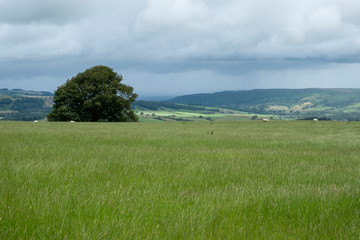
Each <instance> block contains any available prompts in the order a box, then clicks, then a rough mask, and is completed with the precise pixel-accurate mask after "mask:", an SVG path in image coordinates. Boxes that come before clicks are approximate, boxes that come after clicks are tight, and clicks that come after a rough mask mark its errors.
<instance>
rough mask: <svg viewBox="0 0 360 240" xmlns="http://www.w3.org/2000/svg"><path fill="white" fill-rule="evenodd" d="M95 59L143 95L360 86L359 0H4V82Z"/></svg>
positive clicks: (17, 84)
mask: <svg viewBox="0 0 360 240" xmlns="http://www.w3.org/2000/svg"><path fill="white" fill-rule="evenodd" d="M95 65H106V66H109V67H111V68H113V69H114V70H115V71H116V72H118V73H119V74H121V75H123V77H124V83H126V84H129V85H131V86H133V87H134V88H135V92H137V93H139V94H140V96H151V95H165V96H176V95H184V94H191V93H200V92H218V91H224V90H242V89H256V88H310V87H327V88H338V87H339V88H360V0H301V1H295V0H228V1H219V0H134V1H128V0H127V1H125V0H31V1H30V0H0V88H22V89H31V90H44V91H51V92H53V91H54V90H56V88H57V87H58V86H60V85H61V84H63V83H65V82H66V80H67V79H69V78H71V77H72V76H75V75H76V74H77V73H78V72H83V71H84V70H86V69H87V68H90V67H92V66H95Z"/></svg>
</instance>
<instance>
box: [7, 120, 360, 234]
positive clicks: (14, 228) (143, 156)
mask: <svg viewBox="0 0 360 240" xmlns="http://www.w3.org/2000/svg"><path fill="white" fill-rule="evenodd" d="M211 132H213V134H211ZM0 133H1V134H0V146H1V148H0V239H359V238H360V148H359V146H360V137H359V136H360V124H359V123H358V122H351V123H346V122H321V121H320V122H317V123H315V122H309V121H272V122H269V123H263V122H261V121H240V122H239V121H238V122H221V121H220V122H205V121H203V122H142V123H49V122H39V123H33V122H0Z"/></svg>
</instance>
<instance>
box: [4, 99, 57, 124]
mask: <svg viewBox="0 0 360 240" xmlns="http://www.w3.org/2000/svg"><path fill="white" fill-rule="evenodd" d="M0 110H2V112H1V113H0V117H1V118H2V120H17V121H33V120H37V119H44V118H46V115H47V114H48V113H49V112H50V111H51V107H44V100H43V99H42V98H39V97H19V98H1V99H0Z"/></svg>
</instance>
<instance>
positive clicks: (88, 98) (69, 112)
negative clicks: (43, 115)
mask: <svg viewBox="0 0 360 240" xmlns="http://www.w3.org/2000/svg"><path fill="white" fill-rule="evenodd" d="M121 82H122V76H121V75H119V74H117V73H116V72H114V71H113V69H111V68H109V67H106V66H95V67H92V68H90V69H87V70H86V71H85V72H82V73H79V74H77V75H76V76H75V77H73V78H71V79H69V80H67V81H66V83H65V84H63V85H61V86H60V87H58V89H57V90H56V91H55V95H54V105H53V109H52V112H51V113H49V114H48V115H47V118H48V120H49V121H71V120H73V121H81V122H99V121H104V122H105V121H108V122H127V121H137V117H136V115H135V113H134V111H132V110H131V109H130V104H131V103H132V102H134V101H135V99H136V97H137V94H135V93H134V92H133V91H134V89H133V88H132V87H130V86H128V85H125V84H122V83H121Z"/></svg>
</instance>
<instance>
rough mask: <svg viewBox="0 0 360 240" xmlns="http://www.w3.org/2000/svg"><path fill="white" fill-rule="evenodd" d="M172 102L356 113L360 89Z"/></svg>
mask: <svg viewBox="0 0 360 240" xmlns="http://www.w3.org/2000/svg"><path fill="white" fill-rule="evenodd" d="M171 101H172V102H177V103H183V104H198V105H204V106H223V107H227V108H233V109H253V110H254V112H256V109H257V107H261V108H264V109H265V110H266V111H269V112H271V111H272V112H276V111H277V110H280V111H283V113H287V114H291V113H293V112H297V111H298V112H299V113H303V114H306V113H310V112H314V111H315V112H319V111H326V112H327V113H333V112H336V111H346V112H358V111H359V104H360V89H255V90H249V91H229V92H219V93H212V94H193V95H186V96H180V97H176V98H174V99H172V100H171Z"/></svg>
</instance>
